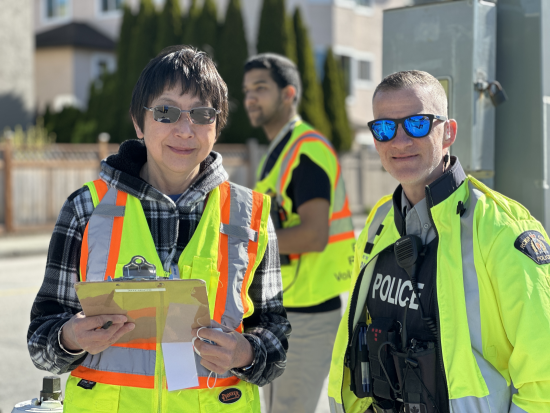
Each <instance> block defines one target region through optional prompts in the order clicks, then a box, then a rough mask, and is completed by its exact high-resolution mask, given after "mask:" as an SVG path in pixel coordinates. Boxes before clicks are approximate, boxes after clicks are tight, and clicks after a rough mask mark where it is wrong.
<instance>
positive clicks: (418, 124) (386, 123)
mask: <svg viewBox="0 0 550 413" xmlns="http://www.w3.org/2000/svg"><path fill="white" fill-rule="evenodd" d="M434 119H435V120H441V121H446V120H447V118H446V117H445V116H440V115H430V114H419V115H413V116H408V117H406V118H402V119H376V120H372V121H370V122H369V123H368V125H369V128H370V130H371V132H372V135H373V136H374V139H376V140H377V141H379V142H388V141H391V140H392V139H393V138H395V135H396V134H397V126H398V125H399V124H402V125H403V130H404V131H405V133H406V134H407V135H409V136H410V137H411V138H423V137H424V136H427V135H428V134H429V133H430V132H431V130H432V125H433V122H434Z"/></svg>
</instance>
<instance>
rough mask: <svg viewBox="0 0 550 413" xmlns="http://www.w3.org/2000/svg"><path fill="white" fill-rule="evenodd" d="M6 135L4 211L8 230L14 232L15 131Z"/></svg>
mask: <svg viewBox="0 0 550 413" xmlns="http://www.w3.org/2000/svg"><path fill="white" fill-rule="evenodd" d="M4 136H5V137H6V139H5V141H4V142H5V144H4V203H5V205H4V211H5V213H4V214H5V216H4V219H5V224H6V232H8V233H10V232H14V231H15V226H14V223H13V190H12V171H13V162H12V153H13V132H12V131H8V132H6V134H5V135H4Z"/></svg>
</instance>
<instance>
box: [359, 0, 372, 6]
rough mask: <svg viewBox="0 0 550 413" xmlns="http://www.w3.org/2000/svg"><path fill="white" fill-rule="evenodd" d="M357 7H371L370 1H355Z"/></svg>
mask: <svg viewBox="0 0 550 413" xmlns="http://www.w3.org/2000/svg"><path fill="white" fill-rule="evenodd" d="M355 3H357V5H358V6H365V7H372V0H355Z"/></svg>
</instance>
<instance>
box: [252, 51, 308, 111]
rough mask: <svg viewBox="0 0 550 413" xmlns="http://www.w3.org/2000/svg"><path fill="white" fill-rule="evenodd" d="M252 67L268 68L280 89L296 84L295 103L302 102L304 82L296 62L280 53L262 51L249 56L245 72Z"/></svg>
mask: <svg viewBox="0 0 550 413" xmlns="http://www.w3.org/2000/svg"><path fill="white" fill-rule="evenodd" d="M252 69H267V70H269V73H270V74H271V78H272V79H273V81H274V82H275V83H277V86H279V88H280V89H283V88H285V87H287V86H288V85H292V86H294V88H295V89H296V98H295V99H294V104H296V105H297V104H298V103H299V102H300V98H301V97H302V82H301V80H300V73H299V72H298V68H297V67H296V65H295V64H294V62H293V61H292V60H290V59H288V58H286V57H284V56H281V55H280V54H276V53H262V54H258V55H256V56H252V57H251V58H249V59H248V60H247V61H246V63H245V65H244V73H247V72H249V71H251V70H252Z"/></svg>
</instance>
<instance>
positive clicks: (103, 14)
mask: <svg viewBox="0 0 550 413" xmlns="http://www.w3.org/2000/svg"><path fill="white" fill-rule="evenodd" d="M109 1H111V2H115V1H116V0H109ZM124 3H125V0H121V2H120V6H121V7H120V9H118V10H117V9H113V10H107V11H103V0H95V5H96V6H95V10H96V16H97V17H100V18H112V17H121V16H122V11H123V6H124Z"/></svg>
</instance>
